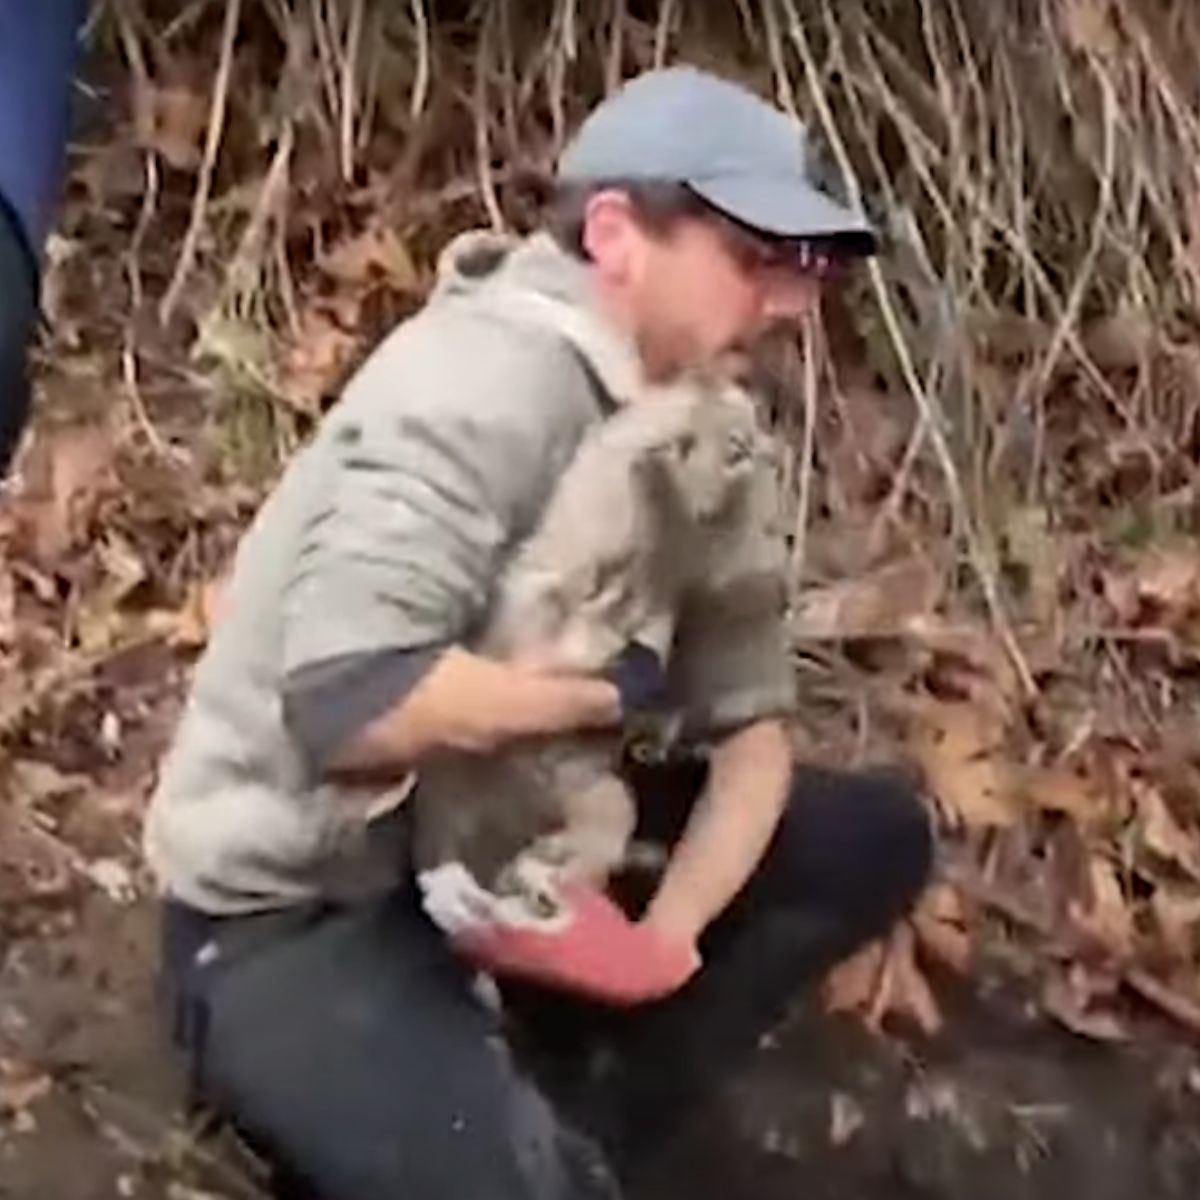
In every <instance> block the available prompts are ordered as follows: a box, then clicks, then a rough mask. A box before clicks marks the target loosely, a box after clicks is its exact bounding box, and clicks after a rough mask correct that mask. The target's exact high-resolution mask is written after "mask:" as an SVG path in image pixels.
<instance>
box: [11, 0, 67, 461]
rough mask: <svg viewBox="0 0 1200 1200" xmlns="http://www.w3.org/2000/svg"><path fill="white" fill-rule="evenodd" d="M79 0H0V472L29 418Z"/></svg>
mask: <svg viewBox="0 0 1200 1200" xmlns="http://www.w3.org/2000/svg"><path fill="white" fill-rule="evenodd" d="M86 9H87V5H86V4H85V3H84V0H48V2H47V3H44V4H28V3H26V2H25V0H0V475H2V474H3V472H4V471H5V470H6V469H7V467H8V465H9V461H10V459H11V458H12V455H13V452H14V451H15V449H16V447H17V445H18V443H19V441H20V437H21V433H22V432H23V430H24V428H25V424H26V421H27V419H28V413H29V380H28V373H27V369H26V352H27V349H28V345H29V340H30V338H31V336H32V334H33V327H34V322H35V320H36V316H37V294H38V282H39V280H38V276H39V258H40V255H41V251H42V244H43V241H44V239H45V236H46V232H47V229H48V227H49V225H50V220H51V217H52V215H53V213H54V210H55V206H56V202H57V199H58V185H59V177H60V174H61V170H62V159H63V151H64V149H65V147H66V135H67V126H68V109H69V105H68V98H69V95H70V86H71V70H72V68H73V66H74V62H75V55H76V38H77V34H78V30H79V27H80V25H81V24H82V23H83V19H84V16H85V14H86Z"/></svg>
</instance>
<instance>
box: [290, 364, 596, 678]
mask: <svg viewBox="0 0 1200 1200" xmlns="http://www.w3.org/2000/svg"><path fill="white" fill-rule="evenodd" d="M386 361H387V360H386V356H384V357H382V358H381V362H383V363H386ZM567 369H570V367H569V364H567V365H565V366H564V364H562V363H561V362H556V360H554V359H553V358H551V359H550V360H549V361H548V360H547V355H546V351H545V348H544V347H540V348H539V347H522V346H519V345H517V346H512V347H511V348H504V349H502V350H501V352H499V353H498V352H497V351H496V348H495V346H489V345H486V344H485V345H482V346H480V347H479V348H478V353H477V354H476V355H475V356H472V355H471V354H470V353H466V354H465V355H464V354H463V353H461V352H460V353H459V356H458V359H457V360H456V359H455V358H454V357H453V355H452V354H451V353H449V352H446V353H444V354H443V355H441V357H440V359H439V361H438V362H437V363H436V364H435V366H434V368H433V369H431V370H427V371H425V372H422V371H420V370H418V371H415V372H412V373H410V374H409V375H408V376H406V378H405V379H404V380H401V381H396V380H393V379H391V378H389V377H388V375H387V372H386V371H381V372H380V373H377V374H373V375H367V376H366V377H364V380H363V383H362V386H361V387H360V390H359V394H358V395H357V396H355V397H354V398H352V399H349V400H348V401H346V402H345V403H346V411H345V412H343V413H340V414H339V415H338V418H337V419H336V420H335V421H333V422H331V424H330V426H329V428H328V429H327V430H326V431H325V432H324V436H326V437H327V438H328V446H327V460H326V472H325V480H324V486H323V487H322V489H321V495H320V496H319V498H318V499H317V501H316V502H315V503H314V504H312V505H311V506H310V508H309V511H308V513H307V517H306V520H305V521H304V523H303V525H302V527H301V529H300V532H299V535H298V537H299V541H298V545H297V547H296V552H295V554H294V555H293V565H292V568H291V571H290V575H289V578H288V579H287V580H286V582H285V585H284V592H283V623H284V641H283V664H282V665H283V670H284V674H285V676H287V675H290V674H292V673H293V672H296V671H299V670H300V669H302V668H305V667H308V666H311V665H312V664H316V663H321V662H323V661H326V660H331V659H337V658H339V657H342V656H346V655H357V654H361V653H363V652H371V651H379V650H411V649H415V648H419V647H429V646H431V645H441V644H446V643H449V642H453V641H456V640H459V639H462V638H464V637H466V636H468V635H469V633H470V631H471V629H472V627H473V626H474V625H475V624H476V623H477V622H478V621H479V620H480V619H481V618H482V616H483V614H484V612H485V610H486V608H487V605H488V603H489V600H490V597H491V593H492V587H493V581H494V580H495V578H496V575H497V574H498V572H499V569H500V567H501V564H502V560H503V558H504V556H505V555H506V553H507V552H508V550H509V549H510V548H511V546H512V545H513V544H514V542H515V541H516V540H517V539H519V538H520V537H521V536H522V535H523V533H524V532H525V531H526V530H527V529H528V528H529V527H530V526H531V525H532V522H533V521H534V520H535V519H536V515H537V513H538V512H539V511H540V509H541V506H542V504H543V503H544V500H545V497H546V495H547V494H548V492H549V489H550V488H551V486H552V485H553V481H554V479H555V477H556V476H557V474H558V472H559V470H560V469H561V467H562V465H563V463H564V462H565V459H566V457H567V456H568V455H569V454H570V452H571V451H572V449H573V446H574V442H575V441H576V440H577V438H578V436H579V433H580V431H579V430H578V429H576V428H574V426H575V424H576V423H577V413H574V412H573V410H572V409H571V408H570V406H569V405H568V404H565V403H564V402H563V399H562V394H561V390H560V385H561V386H565V385H568V384H569V383H570V380H569V379H567V378H561V377H560V378H556V372H559V371H562V370H567ZM396 388H401V389H402V390H404V389H406V390H407V391H408V392H409V393H410V396H409V398H406V399H404V401H403V402H400V403H396V402H393V400H392V393H393V392H394V390H395V389H396Z"/></svg>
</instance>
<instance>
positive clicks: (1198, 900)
mask: <svg viewBox="0 0 1200 1200" xmlns="http://www.w3.org/2000/svg"><path fill="white" fill-rule="evenodd" d="M1150 912H1151V915H1152V916H1153V918H1154V925H1155V928H1156V929H1157V931H1158V935H1159V941H1160V943H1161V945H1162V947H1163V949H1164V950H1165V951H1166V952H1167V956H1168V957H1169V958H1170V959H1171V960H1172V961H1173V962H1176V963H1179V964H1181V965H1182V964H1188V965H1189V966H1190V964H1191V963H1192V962H1193V960H1194V958H1195V955H1196V947H1197V938H1196V930H1197V926H1200V896H1197V895H1194V894H1193V895H1183V894H1181V893H1179V892H1177V891H1175V890H1173V889H1171V888H1169V887H1167V886H1165V885H1162V884H1160V885H1159V886H1158V887H1156V888H1155V889H1154V893H1153V895H1152V896H1151V897H1150Z"/></svg>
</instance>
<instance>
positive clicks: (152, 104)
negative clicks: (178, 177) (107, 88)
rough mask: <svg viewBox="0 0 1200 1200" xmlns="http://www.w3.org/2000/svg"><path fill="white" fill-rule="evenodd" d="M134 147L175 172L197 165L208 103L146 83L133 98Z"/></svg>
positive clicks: (182, 90) (194, 94)
mask: <svg viewBox="0 0 1200 1200" xmlns="http://www.w3.org/2000/svg"><path fill="white" fill-rule="evenodd" d="M134 124H135V129H136V134H137V143H138V145H139V146H141V147H142V148H143V149H145V150H153V151H155V152H156V153H157V154H161V155H162V157H163V158H164V159H165V160H166V161H167V162H168V163H169V164H170V165H171V166H172V167H175V168H176V169H177V170H180V171H191V170H195V168H196V167H198V166H199V165H200V161H201V155H202V146H203V142H204V135H205V131H206V130H207V128H208V99H207V97H205V96H203V95H201V94H200V93H199V92H194V91H192V90H191V88H187V87H183V86H181V85H169V86H165V87H159V86H157V85H155V84H153V83H147V84H146V85H145V86H144V87H140V88H138V89H137V93H136V95H135V97H134Z"/></svg>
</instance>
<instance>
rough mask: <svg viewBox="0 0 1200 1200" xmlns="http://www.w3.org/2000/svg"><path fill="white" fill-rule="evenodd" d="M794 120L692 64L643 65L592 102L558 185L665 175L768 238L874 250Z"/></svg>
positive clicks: (861, 252) (871, 233)
mask: <svg viewBox="0 0 1200 1200" xmlns="http://www.w3.org/2000/svg"><path fill="white" fill-rule="evenodd" d="M807 142H808V138H807V132H806V130H805V127H804V125H803V124H801V123H800V122H799V121H797V120H795V119H794V118H792V117H790V116H788V115H787V114H786V113H784V112H782V111H781V110H780V109H778V108H775V107H774V106H772V105H770V104H768V103H767V102H766V101H765V100H763V99H761V98H760V97H758V96H756V95H755V94H754V93H753V92H751V91H749V90H748V89H746V88H744V87H742V86H741V85H739V84H735V83H732V82H730V81H729V80H726V79H722V78H720V77H719V76H716V75H711V74H708V73H707V72H704V71H701V70H698V69H697V68H695V67H686V66H676V67H666V68H663V69H660V70H654V71H647V72H646V73H645V74H642V75H638V76H636V77H635V78H633V79H631V80H630V81H629V82H628V83H626V84H625V85H624V86H623V87H622V88H621V89H620V90H619V91H617V92H615V93H614V94H613V95H612V96H610V97H608V98H607V99H606V100H604V101H602V102H601V103H600V104H599V105H598V106H597V107H596V108H595V109H593V110H592V112H591V113H590V114H589V116H588V117H587V118H586V119H585V120H584V122H583V124H582V125H581V126H580V127H579V129H578V131H577V132H576V134H575V136H574V138H573V139H572V140H571V141H570V143H569V144H568V145H567V147H566V148H565V150H564V151H563V154H562V157H561V158H560V160H559V164H558V178H559V179H560V180H561V181H563V182H564V183H589V182H597V183H598V182H604V181H609V180H618V179H622V180H636V179H645V180H665V181H670V182H676V183H682V184H686V185H687V186H688V187H689V188H690V189H691V190H692V191H694V192H695V193H696V194H697V195H699V196H700V197H701V198H702V199H704V200H705V201H707V202H708V203H709V204H711V205H712V206H713V207H714V208H716V209H717V210H719V211H720V212H722V213H724V214H726V215H727V216H729V217H732V218H733V219H734V220H736V221H739V222H741V223H742V224H743V225H746V226H749V227H750V228H751V229H754V230H757V231H759V232H761V233H764V234H768V235H770V236H773V237H782V238H801V239H810V238H811V239H829V240H831V241H833V242H834V243H835V244H837V245H838V246H839V248H840V249H841V250H842V251H843V252H844V253H846V254H849V255H852V256H866V255H871V254H875V253H876V252H877V250H878V236H877V234H876V232H875V230H874V229H873V228H872V227H871V225H870V224H869V223H868V222H867V220H866V218H865V217H863V216H862V215H860V214H859V213H857V212H855V211H854V210H853V209H851V208H849V207H848V206H846V205H844V204H842V203H840V202H839V201H838V200H836V199H834V197H832V196H831V195H829V194H828V192H826V191H824V190H822V188H821V187H820V186H819V185H818V184H817V182H816V180H815V179H814V177H813V173H812V171H811V169H810V166H809V160H808V153H807Z"/></svg>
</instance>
